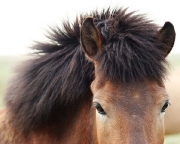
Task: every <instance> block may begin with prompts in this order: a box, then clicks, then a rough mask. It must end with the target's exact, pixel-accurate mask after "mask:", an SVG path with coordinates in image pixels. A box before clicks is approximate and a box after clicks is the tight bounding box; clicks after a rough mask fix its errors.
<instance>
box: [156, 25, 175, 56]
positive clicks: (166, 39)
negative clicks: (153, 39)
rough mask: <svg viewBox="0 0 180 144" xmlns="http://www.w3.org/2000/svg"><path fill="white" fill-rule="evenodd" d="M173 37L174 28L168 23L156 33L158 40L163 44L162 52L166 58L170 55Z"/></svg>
mask: <svg viewBox="0 0 180 144" xmlns="http://www.w3.org/2000/svg"><path fill="white" fill-rule="evenodd" d="M175 36H176V33H175V30H174V26H173V24H172V23H170V22H166V23H165V24H164V26H163V27H162V28H161V29H160V30H159V32H158V40H160V41H161V42H162V43H164V44H165V46H164V47H163V49H162V50H163V51H164V52H165V55H166V56H167V55H168V54H169V53H170V51H171V49H172V47H173V45H174V41H175Z"/></svg>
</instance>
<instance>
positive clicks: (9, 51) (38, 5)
mask: <svg viewBox="0 0 180 144" xmlns="http://www.w3.org/2000/svg"><path fill="white" fill-rule="evenodd" d="M108 6H112V7H113V6H118V7H129V11H132V10H139V13H146V14H148V17H149V18H150V19H153V20H155V22H156V23H157V24H159V25H163V24H164V22H165V21H170V22H172V23H173V24H174V27H175V30H176V41H175V46H174V48H173V51H172V52H173V53H177V52H178V53H180V37H179V36H178V34H179V33H180V19H179V17H180V16H179V15H180V8H179V2H178V1H175V0H174V1H173V0H171V1H170V0H150V1H145V0H113V1H112V0H111V1H110V0H88V1H86V0H1V1H0V55H21V54H24V53H27V52H28V46H30V45H31V44H32V41H33V40H44V33H45V29H47V25H53V24H61V21H62V20H63V19H66V18H67V16H68V17H69V19H70V20H72V21H73V20H74V19H75V17H76V15H77V14H78V13H81V12H88V11H91V10H94V9H96V8H98V9H101V8H103V7H108Z"/></svg>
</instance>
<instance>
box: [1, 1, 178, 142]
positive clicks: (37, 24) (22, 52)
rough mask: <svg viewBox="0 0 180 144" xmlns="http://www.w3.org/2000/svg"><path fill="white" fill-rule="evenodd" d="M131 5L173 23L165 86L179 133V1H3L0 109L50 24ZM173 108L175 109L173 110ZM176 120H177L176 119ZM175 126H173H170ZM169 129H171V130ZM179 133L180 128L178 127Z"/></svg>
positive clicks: (175, 138) (168, 139)
mask: <svg viewBox="0 0 180 144" xmlns="http://www.w3.org/2000/svg"><path fill="white" fill-rule="evenodd" d="M109 6H111V7H115V6H117V7H129V9H128V11H134V10H135V11H136V10H138V12H137V13H145V14H147V17H149V19H152V20H154V21H155V22H156V23H157V24H159V25H160V26H163V24H164V23H165V22H166V21H170V22H171V23H173V25H174V27H175V30H176V41H175V45H174V48H173V50H172V52H171V54H170V55H169V56H168V60H169V62H170V64H171V66H170V69H169V71H170V72H169V76H168V79H167V81H166V87H167V90H168V93H169V95H170V96H171V97H172V102H171V104H172V106H171V108H170V109H168V111H167V114H166V116H165V118H166V121H167V122H169V123H172V122H174V127H176V128H179V133H180V116H179V118H177V115H179V113H177V112H179V111H180V37H179V35H178V34H179V33H180V19H179V18H178V17H179V15H178V14H180V9H179V4H178V1H169V0H158V1H157V0H151V1H144V0H136V1H133V0H113V1H111V0H91V1H85V0H65V1H61V0H38V1H37V0H26V1H23V0H16V1H14V0H6V1H5V0H4V1H3V0H2V1H0V108H1V107H3V106H4V103H3V96H4V94H5V89H6V86H7V84H8V79H9V78H10V77H11V76H12V75H13V67H15V65H17V64H18V62H20V61H22V60H23V59H26V58H27V54H28V53H29V52H31V51H30V49H29V47H30V46H31V45H32V43H33V41H45V40H46V39H45V37H44V34H45V33H46V30H47V29H48V26H53V25H59V27H61V21H63V20H66V19H69V20H70V21H74V20H75V18H76V15H78V14H80V13H86V12H89V11H91V10H94V9H98V10H100V9H102V8H107V7H109ZM172 111H173V112H172ZM175 119H176V121H174V120H175ZM170 128H171V129H172V127H170ZM170 128H169V129H170ZM176 132H178V130H177V129H176ZM165 144H180V134H174V135H169V136H166V139H165Z"/></svg>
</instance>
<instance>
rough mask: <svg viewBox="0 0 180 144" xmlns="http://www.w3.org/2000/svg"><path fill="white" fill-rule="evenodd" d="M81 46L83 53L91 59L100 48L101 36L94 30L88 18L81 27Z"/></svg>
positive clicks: (91, 21) (92, 23)
mask: <svg viewBox="0 0 180 144" xmlns="http://www.w3.org/2000/svg"><path fill="white" fill-rule="evenodd" d="M81 44H82V48H83V50H84V52H85V53H86V54H87V55H88V56H89V57H93V56H95V55H96V54H97V52H98V50H100V49H101V47H102V36H101V33H100V32H99V30H98V29H97V28H96V26H95V25H94V22H93V18H92V17H88V18H86V19H85V21H84V22H83V24H82V27H81Z"/></svg>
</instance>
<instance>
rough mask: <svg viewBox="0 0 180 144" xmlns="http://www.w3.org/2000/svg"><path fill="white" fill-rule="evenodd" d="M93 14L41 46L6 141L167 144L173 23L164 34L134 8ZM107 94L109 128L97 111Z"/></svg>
mask: <svg viewBox="0 0 180 144" xmlns="http://www.w3.org/2000/svg"><path fill="white" fill-rule="evenodd" d="M90 15H91V16H92V17H88V18H86V17H87V14H86V15H81V16H80V19H78V18H77V20H76V21H75V22H74V24H72V25H71V24H70V23H69V22H64V23H63V26H64V29H60V28H58V27H55V28H51V32H49V35H48V38H49V43H48V42H47V43H40V42H39V43H37V44H35V45H34V46H33V49H34V50H35V52H36V53H37V55H36V56H35V57H33V58H32V59H31V60H28V61H26V62H25V63H24V64H23V65H21V68H20V69H17V72H18V73H17V75H16V76H15V78H14V79H13V80H12V81H11V84H10V86H9V88H8V90H7V93H6V97H5V101H6V112H3V113H2V114H1V122H0V142H2V143H3V144H16V143H18V144H24V143H27V144H28V143H29V144H36V143H42V144H47V143H52V144H58V143H72V142H73V143H83V144H84V143H87V144H88V143H103V144H105V143H117V142H120V143H131V144H133V143H139V144H144V143H152V144H155V143H158V144H161V143H163V119H160V118H159V114H160V111H161V108H162V107H163V105H164V103H165V102H164V101H165V100H167V97H166V94H164V93H163V92H162V91H163V90H162V89H161V88H160V87H162V85H163V82H162V80H163V78H164V77H165V74H166V67H165V64H166V60H165V56H166V55H167V52H169V51H170V49H171V48H172V47H169V46H172V45H173V44H172V42H174V39H173V38H172V39H171V40H169V39H168V40H169V41H168V42H171V43H166V42H167V41H163V40H164V39H163V38H166V35H168V36H169V34H170V33H169V32H172V33H173V34H174V35H173V36H174V37H175V32H174V31H173V30H174V27H173V25H172V24H171V23H169V22H168V23H166V24H165V25H164V26H163V28H162V29H161V30H160V31H159V27H158V26H157V25H156V24H154V23H153V22H152V21H149V20H147V19H146V18H145V16H144V15H136V14H135V13H134V12H132V13H127V12H126V9H113V10H110V9H107V10H103V11H102V12H100V13H98V12H97V11H95V12H92V13H91V14H90ZM92 18H93V19H92ZM83 21H84V22H83ZM81 24H82V26H80V25H81ZM169 29H170V31H169ZM171 30H172V31H171ZM169 38H171V37H169ZM85 54H86V55H87V57H88V58H89V59H90V60H88V59H87V58H86V57H85ZM93 80H95V81H94V82H93V85H97V83H98V84H101V87H100V86H99V87H98V89H95V90H94V89H93V88H92V92H93V94H94V95H93V94H92V93H91V90H90V85H91V83H92V81H93ZM151 86H152V87H151ZM92 87H93V86H92ZM141 87H143V88H141ZM154 87H155V88H154ZM107 89H108V90H107ZM99 90H101V91H104V90H105V91H106V90H107V91H108V92H109V93H110V94H109V95H108V96H107V95H106V94H105V95H104V97H103V99H104V100H106V99H107V102H108V104H109V105H114V108H115V109H114V108H112V109H111V110H113V109H114V111H112V113H114V118H113V119H111V121H112V122H109V123H107V125H106V124H104V125H102V123H99V118H100V117H99V115H98V114H97V112H96V113H95V109H94V107H91V106H92V104H93V100H94V99H96V98H97V97H98V96H97V92H98V91H99ZM122 92H124V93H122ZM136 93H137V95H138V96H139V99H138V100H136V98H134V97H133V96H134V95H136ZM155 93H156V94H155ZM146 94H147V95H146ZM121 98H122V99H121ZM136 106H137V107H136ZM146 106H147V107H146ZM107 107H108V105H107ZM151 109H152V111H151ZM122 110H123V111H122ZM146 112H147V113H146ZM133 115H135V117H134V118H132V116H133ZM157 117H158V118H157ZM131 118H132V119H131ZM128 119H129V120H128ZM155 119H157V120H155ZM133 124H137V125H133ZM140 124H142V125H140ZM148 124H149V125H150V127H148ZM106 126H107V127H106ZM111 132H112V133H111ZM101 134H102V135H101ZM120 134H122V135H120ZM137 136H140V138H139V139H136V138H137ZM157 138H158V139H157Z"/></svg>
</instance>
